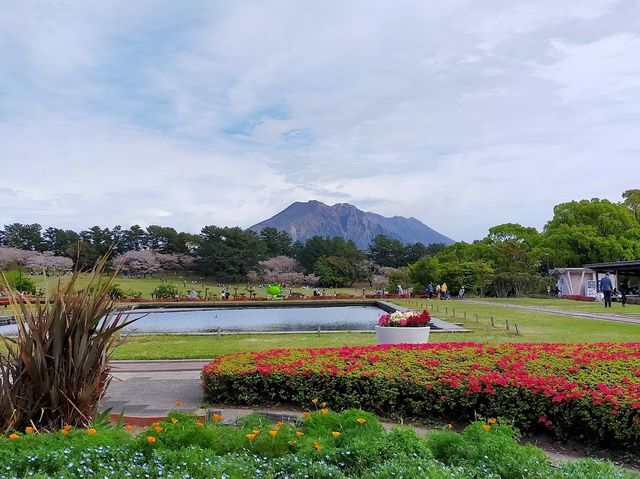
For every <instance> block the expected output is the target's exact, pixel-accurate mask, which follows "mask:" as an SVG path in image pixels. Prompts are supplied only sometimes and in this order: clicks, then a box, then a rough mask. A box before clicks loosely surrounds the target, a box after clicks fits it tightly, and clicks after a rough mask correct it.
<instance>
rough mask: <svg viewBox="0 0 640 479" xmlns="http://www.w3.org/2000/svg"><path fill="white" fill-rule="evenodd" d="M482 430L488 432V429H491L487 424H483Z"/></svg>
mask: <svg viewBox="0 0 640 479" xmlns="http://www.w3.org/2000/svg"><path fill="white" fill-rule="evenodd" d="M482 429H484V430H485V431H488V430H489V429H491V426H489V425H488V424H483V425H482Z"/></svg>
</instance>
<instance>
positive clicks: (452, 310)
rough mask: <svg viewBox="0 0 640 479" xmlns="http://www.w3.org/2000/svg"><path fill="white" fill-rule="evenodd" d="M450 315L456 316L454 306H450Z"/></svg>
mask: <svg viewBox="0 0 640 479" xmlns="http://www.w3.org/2000/svg"><path fill="white" fill-rule="evenodd" d="M451 316H453V317H454V318H455V317H456V310H455V309H454V308H451Z"/></svg>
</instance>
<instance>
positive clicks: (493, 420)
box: [487, 417, 498, 425]
mask: <svg viewBox="0 0 640 479" xmlns="http://www.w3.org/2000/svg"><path fill="white" fill-rule="evenodd" d="M487 422H488V423H489V424H491V425H493V424H495V423H497V422H498V421H496V420H495V419H494V418H492V417H490V418H489V420H488V421H487Z"/></svg>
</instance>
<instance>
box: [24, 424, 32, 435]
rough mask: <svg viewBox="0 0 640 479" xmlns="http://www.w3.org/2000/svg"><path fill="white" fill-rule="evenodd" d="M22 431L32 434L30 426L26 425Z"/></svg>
mask: <svg viewBox="0 0 640 479" xmlns="http://www.w3.org/2000/svg"><path fill="white" fill-rule="evenodd" d="M24 432H25V433H26V434H33V428H32V427H31V426H27V427H25V428H24Z"/></svg>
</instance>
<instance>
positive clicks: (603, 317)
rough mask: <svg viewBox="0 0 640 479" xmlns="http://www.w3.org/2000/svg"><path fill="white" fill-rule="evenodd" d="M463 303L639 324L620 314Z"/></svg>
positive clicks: (516, 305)
mask: <svg viewBox="0 0 640 479" xmlns="http://www.w3.org/2000/svg"><path fill="white" fill-rule="evenodd" d="M464 302H465V303H471V304H481V305H483V306H501V307H503V308H511V309H520V310H524V311H536V312H538V313H549V314H558V315H562V316H575V317H578V318H585V319H596V320H600V321H615V322H618V323H631V324H640V318H631V317H629V316H624V315H622V314H615V313H614V314H607V313H589V312H582V311H572V310H568V309H553V308H546V307H543V306H527V305H522V304H513V303H497V302H493V301H479V300H476V299H465V300H464Z"/></svg>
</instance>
